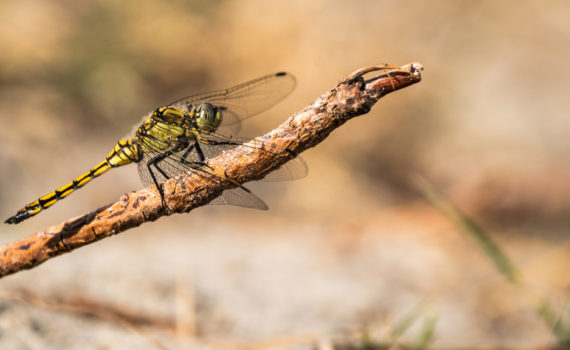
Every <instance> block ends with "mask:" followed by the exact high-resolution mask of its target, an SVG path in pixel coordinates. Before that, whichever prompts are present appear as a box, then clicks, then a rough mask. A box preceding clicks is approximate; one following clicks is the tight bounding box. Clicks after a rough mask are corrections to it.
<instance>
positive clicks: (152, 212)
mask: <svg viewBox="0 0 570 350" xmlns="http://www.w3.org/2000/svg"><path fill="white" fill-rule="evenodd" d="M422 69H423V67H422V65H421V64H419V63H411V64H407V65H404V66H402V67H398V66H393V65H389V64H381V65H376V66H370V67H366V68H361V69H359V70H357V71H356V72H354V73H352V74H350V75H349V76H348V77H347V78H346V79H344V80H342V81H341V82H340V83H338V85H337V86H335V87H334V88H333V89H331V90H330V91H327V92H325V93H324V94H323V95H321V96H320V97H319V98H317V100H316V101H315V102H313V103H312V104H311V105H309V106H307V107H305V108H304V109H303V110H301V111H300V112H297V113H295V114H293V115H292V116H291V117H289V119H287V120H286V121H285V122H284V123H283V124H281V125H280V126H278V127H277V128H276V129H274V130H272V131H271V132H269V133H267V134H265V135H263V136H261V137H257V138H255V139H253V140H252V141H250V142H248V143H246V144H244V145H242V146H239V147H237V148H235V149H232V150H230V151H227V152H224V153H223V154H221V155H219V156H218V157H216V158H213V159H210V160H209V161H208V166H209V167H210V169H212V172H213V173H214V174H216V175H218V177H219V178H216V177H210V178H204V177H201V178H200V179H199V180H198V179H197V178H196V176H194V177H192V176H191V175H190V174H189V175H188V176H181V177H177V178H175V179H171V180H168V181H167V182H165V183H164V184H163V190H164V195H165V201H166V205H167V208H168V210H165V209H164V208H163V207H162V204H161V199H160V196H159V195H158V192H157V190H156V187H155V186H151V187H149V188H146V189H143V190H140V191H136V192H131V193H128V194H125V195H123V196H122V197H121V198H120V200H119V201H118V202H116V203H114V204H111V205H109V206H106V207H104V208H100V209H98V210H96V211H93V212H90V213H87V214H85V215H83V216H79V217H76V218H73V219H70V220H67V221H65V222H64V223H62V224H59V225H56V226H52V227H50V228H47V229H45V230H43V231H41V232H39V233H37V234H35V235H33V236H31V237H28V238H24V239H21V240H19V241H16V242H13V243H10V244H8V245H6V246H4V247H2V248H0V277H1V276H6V275H9V274H12V273H14V272H17V271H20V270H23V269H30V268H32V267H34V266H37V265H39V264H41V263H43V262H44V261H46V260H48V259H49V258H51V257H54V256H57V255H60V254H63V253H66V252H69V251H72V250H74V249H76V248H79V247H81V246H84V245H86V244H90V243H93V242H96V241H98V240H100V239H103V238H105V237H108V236H111V235H114V234H117V233H120V232H123V231H126V230H128V229H130V228H132V227H136V226H139V225H141V224H143V223H145V222H147V221H154V220H156V219H158V218H159V217H161V216H164V215H170V214H172V213H187V212H189V211H191V210H192V209H194V208H197V207H200V206H202V205H206V204H208V203H209V202H210V201H211V200H213V199H214V198H216V197H217V196H219V195H220V194H221V193H222V191H224V190H226V189H230V188H234V187H236V184H237V183H239V184H242V183H245V182H248V181H253V180H259V179H261V178H263V177H264V176H265V175H267V174H268V173H269V172H271V171H273V170H275V169H277V168H279V167H280V166H281V165H282V164H284V163H285V162H287V161H288V160H290V159H291V158H292V157H294V156H296V155H297V154H299V153H301V152H303V151H304V150H306V149H308V148H311V147H314V146H315V145H317V144H318V143H320V142H321V141H323V140H324V139H325V138H326V137H327V136H328V135H329V134H330V133H331V132H332V131H333V130H334V129H336V128H337V127H339V126H340V125H342V124H344V123H345V122H346V121H347V120H349V119H351V118H353V117H355V116H358V115H361V114H365V113H367V112H369V111H370V108H371V107H372V106H373V105H374V104H375V103H376V101H378V99H380V98H381V97H382V96H384V95H386V94H388V93H390V92H392V91H396V90H399V89H402V88H404V87H406V86H409V85H411V84H414V83H417V82H419V81H420V80H421V74H420V71H421V70H422ZM372 72H378V73H377V74H376V75H374V76H372V77H370V78H364V77H363V76H364V75H365V74H367V73H372ZM267 151H269V152H267Z"/></svg>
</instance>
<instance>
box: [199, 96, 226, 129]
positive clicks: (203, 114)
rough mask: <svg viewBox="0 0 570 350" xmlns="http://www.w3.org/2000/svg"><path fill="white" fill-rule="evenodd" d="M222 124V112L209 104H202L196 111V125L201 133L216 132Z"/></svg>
mask: <svg viewBox="0 0 570 350" xmlns="http://www.w3.org/2000/svg"><path fill="white" fill-rule="evenodd" d="M221 123H222V111H221V110H220V109H219V108H217V107H214V106H213V105H211V104H209V103H202V104H201V105H199V106H198V109H197V110H196V125H197V127H198V129H199V130H200V131H202V132H206V133H211V132H214V131H216V129H217V128H218V126H220V124H221Z"/></svg>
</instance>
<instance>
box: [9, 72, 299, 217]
mask: <svg viewBox="0 0 570 350" xmlns="http://www.w3.org/2000/svg"><path fill="white" fill-rule="evenodd" d="M295 84H296V82H295V78H294V76H293V75H291V74H290V73H286V72H279V73H274V74H270V75H266V76H263V77H261V78H258V79H254V80H251V81H248V82H245V83H242V84H239V85H236V86H233V87H231V88H228V89H222V90H217V91H213V92H207V93H200V94H196V95H191V96H188V97H184V98H182V99H179V100H177V101H174V102H172V103H170V104H169V105H166V106H163V107H159V108H157V109H156V110H154V111H153V112H150V113H148V114H147V115H145V116H144V117H143V120H142V122H141V123H140V125H139V126H138V128H136V129H135V130H136V131H135V132H134V135H133V136H132V137H130V138H125V139H122V140H120V141H118V142H117V143H116V144H115V146H114V147H113V149H112V150H111V152H109V154H108V155H107V157H105V159H104V160H103V161H102V162H100V163H99V164H97V165H96V166H94V167H93V168H92V169H91V170H89V171H88V172H86V173H84V174H83V175H81V176H79V177H77V178H75V179H74V180H72V181H71V182H69V183H68V184H66V185H64V186H61V187H59V188H58V189H56V190H55V191H53V192H50V193H48V194H46V195H44V196H42V197H40V198H38V199H36V200H35V201H33V202H31V203H29V204H27V205H25V206H24V207H23V208H22V209H20V210H18V212H17V213H16V214H15V215H14V216H11V217H10V218H8V219H6V221H5V223H8V224H17V223H20V222H22V221H24V220H26V219H28V218H30V217H32V216H34V215H36V214H38V213H40V212H41V211H43V210H45V209H47V208H50V207H51V206H52V205H54V204H55V203H57V202H58V201H60V200H62V199H64V198H66V197H67V196H69V195H70V194H71V193H73V192H75V191H76V190H78V189H80V188H82V187H83V186H85V185H86V184H88V183H89V182H90V181H91V180H93V179H94V178H96V177H99V176H100V175H102V174H103V173H105V172H107V171H108V170H110V169H113V168H117V167H121V166H124V165H128V164H131V163H137V165H138V173H139V177H140V178H141V180H142V183H143V184H144V185H145V186H147V187H148V186H151V185H155V186H156V188H157V190H158V192H159V194H160V196H161V199H162V204H163V206H164V207H166V206H165V200H164V192H163V190H162V187H161V184H162V183H163V182H165V181H166V180H168V179H171V178H173V177H175V176H178V175H181V174H184V173H186V174H190V175H191V176H195V177H198V179H199V180H200V179H207V178H210V177H218V176H217V175H214V174H213V173H212V172H210V169H209V168H208V165H207V164H206V161H207V160H208V159H210V158H213V157H215V156H217V155H219V154H221V153H222V152H223V151H225V150H229V149H232V148H235V147H237V146H239V145H242V144H244V143H245V142H246V141H248V139H246V138H242V137H239V136H236V135H238V133H239V131H240V129H241V124H242V123H241V122H242V121H243V120H244V119H247V118H250V117H252V116H254V115H257V114H260V113H261V112H264V111H266V110H267V109H269V108H270V107H272V106H273V105H275V104H276V103H278V102H279V101H281V100H282V99H284V98H285V97H286V96H287V95H289V94H290V93H291V92H292V91H293V89H294V88H295ZM306 174H307V165H306V163H305V162H304V161H303V160H302V158H300V157H296V158H293V159H291V160H290V161H289V162H287V163H285V164H284V165H283V166H282V167H281V168H279V169H278V170H276V171H274V172H273V173H270V174H269V175H268V176H267V177H266V179H267V180H270V181H271V180H293V179H298V178H302V177H304V176H305V175H306ZM236 185H238V187H236V188H234V189H229V190H225V191H224V192H223V193H222V194H221V195H220V196H219V197H217V198H216V199H214V200H213V201H212V202H210V204H229V205H236V206H241V207H247V208H254V209H261V210H266V209H267V205H266V204H265V202H263V200H261V199H260V198H259V197H257V196H256V195H255V194H253V193H252V192H251V191H250V190H249V189H247V188H246V187H244V186H243V185H239V184H236Z"/></svg>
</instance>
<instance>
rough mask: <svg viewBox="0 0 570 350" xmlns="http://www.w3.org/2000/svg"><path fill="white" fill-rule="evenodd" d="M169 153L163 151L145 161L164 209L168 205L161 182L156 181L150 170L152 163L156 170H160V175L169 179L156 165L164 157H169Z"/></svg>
mask: <svg viewBox="0 0 570 350" xmlns="http://www.w3.org/2000/svg"><path fill="white" fill-rule="evenodd" d="M171 154H172V152H171V151H168V152H164V153H162V154H159V155H157V156H156V157H153V158H151V159H150V160H149V161H148V162H147V163H146V167H147V169H148V172H149V173H150V176H151V177H152V181H153V182H154V184H155V185H156V189H157V190H158V193H159V194H160V199H161V201H162V207H163V208H164V209H165V210H167V209H168V207H167V206H166V201H165V200H164V191H163V190H162V184H159V183H158V181H157V180H156V176H155V175H154V172H153V170H152V166H153V165H154V167H155V168H156V170H158V172H160V174H161V175H162V176H164V178H165V179H169V178H170V177H169V176H168V175H167V174H166V173H165V172H164V171H163V170H162V169H161V168H160V167H159V166H158V162H160V161H162V160H163V159H164V158H166V157H169V156H170V155H171Z"/></svg>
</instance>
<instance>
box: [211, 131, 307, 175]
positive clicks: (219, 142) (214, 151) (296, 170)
mask: <svg viewBox="0 0 570 350" xmlns="http://www.w3.org/2000/svg"><path fill="white" fill-rule="evenodd" d="M202 138H203V141H204V142H200V147H201V149H202V151H203V152H204V156H205V157H206V159H211V158H214V157H216V156H218V155H220V154H221V153H222V152H223V151H226V150H230V149H233V148H235V147H237V146H240V145H242V144H244V143H246V142H248V141H250V139H246V138H240V137H234V136H232V137H230V136H226V135H223V134H220V133H217V132H216V133H211V134H208V135H202ZM264 152H270V151H268V150H264ZM308 172H309V170H308V167H307V163H305V161H304V160H303V158H301V157H296V158H293V159H291V160H289V161H288V162H287V163H285V164H283V165H282V166H281V167H279V169H277V170H274V171H272V172H270V173H269V174H267V175H266V176H265V177H264V178H263V180H262V181H289V180H298V179H302V178H304V177H305V176H307V174H308Z"/></svg>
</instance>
